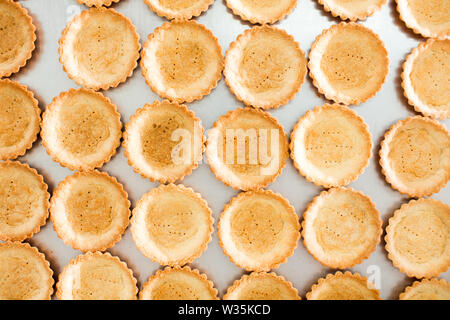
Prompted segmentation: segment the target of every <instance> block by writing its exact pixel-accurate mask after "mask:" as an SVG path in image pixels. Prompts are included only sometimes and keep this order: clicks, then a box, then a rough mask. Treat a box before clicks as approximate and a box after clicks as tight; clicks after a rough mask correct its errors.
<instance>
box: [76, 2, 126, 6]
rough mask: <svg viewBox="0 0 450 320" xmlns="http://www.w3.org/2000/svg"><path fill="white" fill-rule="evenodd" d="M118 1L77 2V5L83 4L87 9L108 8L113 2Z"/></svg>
mask: <svg viewBox="0 0 450 320" xmlns="http://www.w3.org/2000/svg"><path fill="white" fill-rule="evenodd" d="M119 1H120V0H78V3H79V4H85V5H87V6H88V7H92V6H96V7H101V6H106V7H109V6H110V5H111V4H112V3H113V2H119Z"/></svg>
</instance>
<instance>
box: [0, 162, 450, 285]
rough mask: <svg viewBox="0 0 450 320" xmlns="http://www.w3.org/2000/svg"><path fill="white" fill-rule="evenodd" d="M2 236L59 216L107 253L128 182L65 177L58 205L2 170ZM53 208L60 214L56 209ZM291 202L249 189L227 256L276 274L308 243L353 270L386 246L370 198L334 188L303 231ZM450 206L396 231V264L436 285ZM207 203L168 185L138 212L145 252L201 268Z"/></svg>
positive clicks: (232, 222)
mask: <svg viewBox="0 0 450 320" xmlns="http://www.w3.org/2000/svg"><path fill="white" fill-rule="evenodd" d="M0 179H1V183H2V193H1V196H2V204H3V205H4V207H3V208H2V215H1V218H2V219H1V220H0V222H1V224H0V239H1V240H4V241H23V240H25V239H27V238H30V237H31V236H32V235H33V234H34V233H36V232H38V231H39V229H40V226H42V225H43V224H45V223H46V220H47V216H48V214H49V211H50V215H51V220H52V222H53V226H54V229H55V231H56V232H57V234H58V236H59V237H60V238H61V239H62V240H63V241H64V242H65V243H66V244H68V245H70V246H72V247H73V248H74V249H78V250H81V251H84V252H88V251H90V252H99V251H105V250H107V249H108V248H111V247H112V246H114V244H115V243H117V242H118V241H119V240H120V238H121V236H122V234H123V233H124V232H125V230H126V228H127V227H128V225H129V223H130V215H131V212H130V209H129V207H130V202H129V201H128V198H127V193H126V192H125V191H124V189H123V187H122V185H121V184H120V183H119V182H118V181H117V180H116V179H115V178H113V177H110V176H109V175H108V174H106V173H104V172H99V171H87V172H77V173H75V174H74V175H72V176H69V177H67V178H66V179H64V180H63V181H62V182H61V183H60V184H59V185H58V186H57V188H56V189H55V190H54V192H53V196H52V198H51V200H50V201H49V193H48V192H47V185H46V184H45V183H44V181H43V178H42V176H40V175H39V174H38V173H37V172H36V170H34V169H31V168H30V167H29V166H27V165H25V164H21V163H19V162H12V161H7V162H3V163H1V164H0ZM49 207H50V210H49ZM298 220H299V218H298V216H297V214H296V212H295V210H294V208H293V207H292V206H291V205H290V204H289V202H288V200H286V199H285V198H283V197H282V196H281V195H279V194H277V193H274V192H272V191H270V190H264V189H258V190H253V191H246V192H241V193H240V194H238V195H237V196H236V197H235V198H233V199H232V200H231V201H230V202H229V204H227V205H226V206H225V208H224V210H223V212H222V214H221V216H220V220H219V223H218V237H219V242H220V245H221V247H222V249H223V251H224V253H225V254H226V255H227V256H228V257H229V258H230V260H231V261H232V262H234V263H235V264H236V265H237V266H239V267H241V268H243V269H245V270H247V271H266V272H268V271H270V270H272V269H276V268H278V267H279V265H280V264H282V263H284V262H286V261H287V258H288V257H290V256H291V255H292V254H293V251H294V250H295V248H296V247H297V245H298V241H299V239H300V229H302V236H303V242H304V244H305V246H306V248H307V250H308V251H309V252H310V253H311V254H312V255H313V256H314V258H315V259H316V260H318V261H319V262H321V263H322V264H323V265H325V266H327V267H330V268H334V269H346V268H351V267H353V266H355V265H356V264H359V263H361V262H362V261H363V260H365V259H367V258H368V257H369V256H370V255H371V253H372V252H374V251H375V249H376V246H377V245H378V244H379V242H380V237H381V235H382V226H381V220H380V214H379V212H378V210H377V209H376V207H375V205H374V203H373V202H372V201H371V200H370V198H369V197H367V196H366V195H364V194H362V193H361V192H359V191H355V190H353V189H350V188H343V187H339V188H331V189H329V190H328V191H323V192H322V193H321V194H320V195H318V196H317V197H315V198H314V199H313V201H312V202H311V203H310V205H309V206H308V207H307V209H306V211H305V212H304V214H303V223H302V228H301V226H300V223H299V221H298ZM449 220H450V207H449V206H448V205H446V204H444V203H442V202H440V201H437V200H434V199H419V200H411V201H410V202H409V203H408V204H404V205H403V206H402V207H401V208H400V209H398V210H397V211H396V212H395V213H394V215H393V217H392V218H391V219H390V220H389V225H388V226H387V228H386V237H385V240H386V250H387V251H388V253H389V259H391V260H392V262H393V264H394V265H395V266H396V267H397V268H399V269H400V270H401V271H402V272H404V273H406V274H407V275H408V276H410V277H416V278H432V277H436V276H438V275H439V274H441V273H442V272H445V271H447V270H448V268H449V266H450V259H449V257H450V254H449V251H450V248H449V245H448V243H447V241H446V236H447V234H448V223H449ZM213 222H214V221H213V217H212V212H211V210H210V209H209V206H208V204H207V202H206V201H205V200H204V199H203V198H202V197H201V195H199V194H198V193H195V192H194V191H193V190H192V189H191V188H187V187H184V186H183V185H174V184H169V185H160V186H159V187H158V188H154V189H152V190H150V191H149V192H148V193H147V194H145V195H144V196H143V197H142V198H141V199H140V200H139V201H138V203H137V205H136V207H135V208H134V209H133V215H132V218H131V232H132V236H133V240H134V242H135V243H136V246H137V248H138V249H139V250H140V251H141V252H142V253H143V255H144V256H146V257H148V258H149V259H151V260H152V261H155V262H158V263H159V264H160V265H163V266H164V265H169V266H183V265H185V264H188V263H191V262H193V260H195V259H196V258H198V257H199V256H200V255H201V254H202V253H203V252H204V251H205V250H206V247H207V245H208V243H209V242H210V241H211V235H212V233H213V231H214V228H213Z"/></svg>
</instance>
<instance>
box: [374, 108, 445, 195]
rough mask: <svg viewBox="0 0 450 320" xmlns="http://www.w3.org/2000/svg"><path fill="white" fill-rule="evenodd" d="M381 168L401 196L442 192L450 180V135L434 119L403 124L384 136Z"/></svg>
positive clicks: (421, 118) (416, 118)
mask: <svg viewBox="0 0 450 320" xmlns="http://www.w3.org/2000/svg"><path fill="white" fill-rule="evenodd" d="M380 164H381V167H382V169H383V170H382V171H383V174H384V175H385V176H386V180H387V182H389V183H390V184H391V185H392V187H393V188H394V189H396V190H398V191H400V192H401V193H404V194H407V195H409V196H410V197H423V196H429V195H432V194H433V193H436V192H439V190H441V189H442V188H443V187H445V185H446V184H447V182H448V180H449V179H450V133H449V131H448V130H447V128H446V127H445V126H444V125H442V124H440V123H439V122H438V121H435V120H432V119H430V118H424V117H420V116H416V117H409V118H406V119H405V120H400V121H398V122H397V123H396V124H394V125H393V126H392V127H391V128H390V129H389V131H388V132H387V133H386V134H385V136H384V140H383V142H382V143H381V149H380Z"/></svg>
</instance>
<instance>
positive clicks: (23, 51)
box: [0, 0, 36, 78]
mask: <svg viewBox="0 0 450 320" xmlns="http://www.w3.org/2000/svg"><path fill="white" fill-rule="evenodd" d="M0 39H2V40H1V41H0V78H3V77H9V76H10V75H11V74H13V73H16V72H17V71H19V69H20V68H22V67H23V66H25V64H26V63H27V60H28V59H30V58H31V53H32V52H33V50H34V48H35V46H34V42H35V41H36V28H35V26H34V25H33V21H32V19H31V17H30V16H29V15H28V11H27V10H26V9H25V8H23V7H22V6H21V5H20V4H19V3H18V2H15V1H12V0H0Z"/></svg>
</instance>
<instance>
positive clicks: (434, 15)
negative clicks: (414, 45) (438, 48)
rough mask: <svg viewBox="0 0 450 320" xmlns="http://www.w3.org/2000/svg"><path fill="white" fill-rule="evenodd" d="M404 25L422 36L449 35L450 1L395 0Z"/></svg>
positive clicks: (442, 37)
mask: <svg viewBox="0 0 450 320" xmlns="http://www.w3.org/2000/svg"><path fill="white" fill-rule="evenodd" d="M396 1H397V11H398V12H399V13H400V18H401V19H402V20H403V21H404V22H405V24H406V26H407V27H408V28H410V29H412V30H413V31H414V32H415V33H418V34H421V35H422V36H423V37H430V38H439V39H445V38H447V37H448V36H449V35H450V2H448V1H447V0H426V1H424V0H396Z"/></svg>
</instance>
